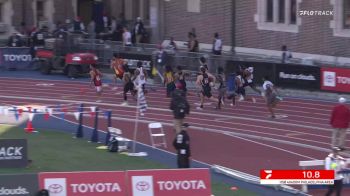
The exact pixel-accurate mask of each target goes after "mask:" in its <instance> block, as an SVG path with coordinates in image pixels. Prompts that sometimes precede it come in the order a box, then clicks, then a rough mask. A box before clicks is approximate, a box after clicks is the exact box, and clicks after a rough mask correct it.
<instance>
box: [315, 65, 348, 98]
mask: <svg viewBox="0 0 350 196" xmlns="http://www.w3.org/2000/svg"><path fill="white" fill-rule="evenodd" d="M321 75H322V76H321V89H322V90H328V91H336V92H350V69H345V68H328V67H322V68H321Z"/></svg>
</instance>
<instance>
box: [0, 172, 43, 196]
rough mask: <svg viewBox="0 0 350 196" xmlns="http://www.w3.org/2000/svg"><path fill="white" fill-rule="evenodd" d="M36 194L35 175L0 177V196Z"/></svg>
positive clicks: (36, 183) (36, 181)
mask: <svg viewBox="0 0 350 196" xmlns="http://www.w3.org/2000/svg"><path fill="white" fill-rule="evenodd" d="M37 192H38V175H37V174H19V175H0V195H17V196H21V195H23V196H28V195H36V193H37Z"/></svg>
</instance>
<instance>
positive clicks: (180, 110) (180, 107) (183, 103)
mask: <svg viewBox="0 0 350 196" xmlns="http://www.w3.org/2000/svg"><path fill="white" fill-rule="evenodd" d="M182 88H183V86H182V84H181V83H180V82H177V83H176V89H175V91H174V92H173V93H172V95H171V102H170V110H172V111H173V115H174V129H175V131H176V133H180V131H181V126H182V124H183V123H184V119H185V117H186V115H188V114H190V104H189V103H188V101H187V98H186V94H185V92H184V91H183V89H182Z"/></svg>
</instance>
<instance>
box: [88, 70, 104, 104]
mask: <svg viewBox="0 0 350 196" xmlns="http://www.w3.org/2000/svg"><path fill="white" fill-rule="evenodd" d="M90 77H91V83H90V87H92V84H94V85H95V88H96V93H97V97H98V99H97V100H96V102H101V96H102V80H101V78H102V73H101V72H100V70H98V69H97V65H95V64H91V65H90Z"/></svg>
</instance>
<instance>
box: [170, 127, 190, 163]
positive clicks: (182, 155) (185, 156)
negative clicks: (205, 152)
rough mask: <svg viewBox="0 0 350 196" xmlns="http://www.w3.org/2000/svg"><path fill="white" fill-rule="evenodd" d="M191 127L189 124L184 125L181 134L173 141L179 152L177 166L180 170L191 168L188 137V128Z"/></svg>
mask: <svg viewBox="0 0 350 196" xmlns="http://www.w3.org/2000/svg"><path fill="white" fill-rule="evenodd" d="M188 126H189V125H188V124H187V123H185V124H182V126H181V128H182V130H181V132H179V133H177V135H176V138H175V139H174V141H173V146H174V148H175V149H176V151H177V166H178V168H189V167H190V157H191V148H190V136H189V135H188V133H187V131H186V128H187V127H188Z"/></svg>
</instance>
